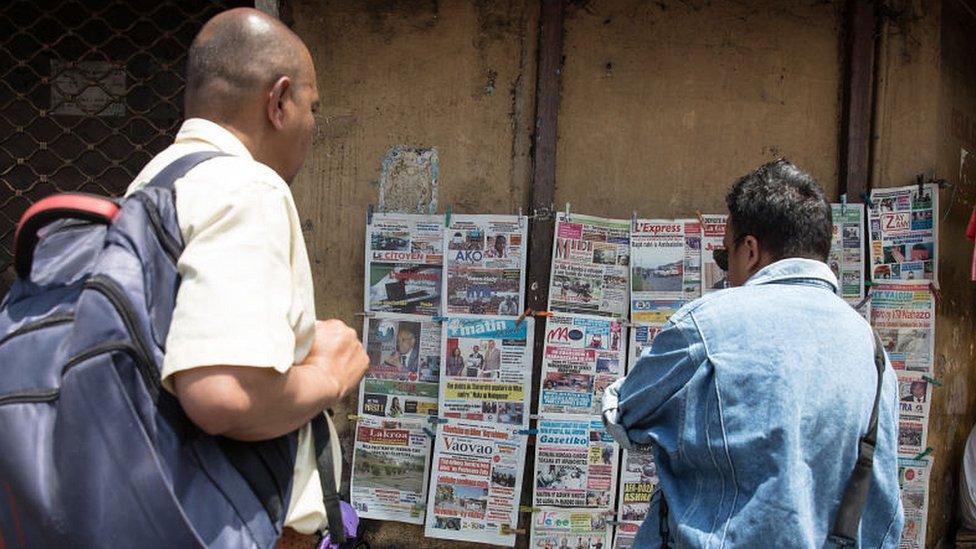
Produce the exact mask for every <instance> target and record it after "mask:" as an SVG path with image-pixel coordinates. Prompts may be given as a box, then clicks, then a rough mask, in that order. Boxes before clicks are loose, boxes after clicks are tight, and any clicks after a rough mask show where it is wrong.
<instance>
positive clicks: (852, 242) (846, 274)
mask: <svg viewBox="0 0 976 549" xmlns="http://www.w3.org/2000/svg"><path fill="white" fill-rule="evenodd" d="M830 207H831V209H832V210H833V211H832V213H833V218H834V233H833V237H832V239H831V241H830V256H829V257H828V258H827V264H828V265H830V270H831V271H833V272H834V276H836V277H837V283H838V287H837V295H839V296H840V297H842V298H844V300H845V301H847V302H848V303H850V304H851V305H857V304H858V303H860V302H861V300H862V299H864V204H831V205H830Z"/></svg>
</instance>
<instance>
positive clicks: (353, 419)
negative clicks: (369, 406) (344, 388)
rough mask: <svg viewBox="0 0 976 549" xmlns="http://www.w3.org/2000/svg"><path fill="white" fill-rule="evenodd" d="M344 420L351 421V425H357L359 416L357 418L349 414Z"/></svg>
mask: <svg viewBox="0 0 976 549" xmlns="http://www.w3.org/2000/svg"><path fill="white" fill-rule="evenodd" d="M346 419H348V420H349V421H351V422H353V423H358V422H359V416H357V415H356V414H349V415H348V416H346Z"/></svg>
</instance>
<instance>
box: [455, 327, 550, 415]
mask: <svg viewBox="0 0 976 549" xmlns="http://www.w3.org/2000/svg"><path fill="white" fill-rule="evenodd" d="M443 327H444V328H443V329H444V331H443V334H442V339H441V357H442V358H441V373H440V380H441V390H440V417H442V418H451V419H464V420H473V421H487V422H493V423H503V424H510V425H520V426H522V427H528V425H529V396H530V393H531V391H532V338H533V334H534V333H535V324H534V322H533V319H532V318H526V319H525V320H523V321H522V322H521V323H519V322H517V321H516V319H514V318H503V317H482V318H452V319H449V320H447V321H446V322H444V323H443Z"/></svg>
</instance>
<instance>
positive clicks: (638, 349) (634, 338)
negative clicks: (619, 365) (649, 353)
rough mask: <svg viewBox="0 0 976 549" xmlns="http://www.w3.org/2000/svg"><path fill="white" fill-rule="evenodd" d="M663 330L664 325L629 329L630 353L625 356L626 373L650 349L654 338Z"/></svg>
mask: <svg viewBox="0 0 976 549" xmlns="http://www.w3.org/2000/svg"><path fill="white" fill-rule="evenodd" d="M663 328H664V324H647V325H637V326H631V327H630V353H629V354H628V355H627V373H629V372H630V371H631V370H632V369H633V368H634V365H635V364H637V361H638V360H640V358H641V355H643V354H644V351H645V350H646V349H649V348H650V347H651V344H652V343H653V342H654V338H655V337H657V334H658V333H660V331H661V330H662V329H663Z"/></svg>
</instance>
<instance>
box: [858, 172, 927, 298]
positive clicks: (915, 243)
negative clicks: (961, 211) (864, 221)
mask: <svg viewBox="0 0 976 549" xmlns="http://www.w3.org/2000/svg"><path fill="white" fill-rule="evenodd" d="M871 201H872V202H873V203H874V207H872V208H869V209H868V225H869V227H870V234H871V280H874V281H879V280H923V279H924V280H938V274H939V273H938V269H939V263H938V248H939V223H938V221H939V220H938V215H939V214H938V212H939V189H938V188H937V187H936V186H935V185H931V184H927V185H922V191H921V193H919V186H918V185H911V186H908V187H895V188H890V189H873V190H872V191H871Z"/></svg>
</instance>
